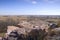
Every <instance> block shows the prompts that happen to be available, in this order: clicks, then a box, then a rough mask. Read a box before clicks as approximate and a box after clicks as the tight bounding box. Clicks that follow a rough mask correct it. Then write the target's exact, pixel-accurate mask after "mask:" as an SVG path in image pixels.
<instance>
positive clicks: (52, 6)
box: [0, 0, 60, 15]
mask: <svg viewBox="0 0 60 40" xmlns="http://www.w3.org/2000/svg"><path fill="white" fill-rule="evenodd" d="M0 15H60V0H0Z"/></svg>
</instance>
